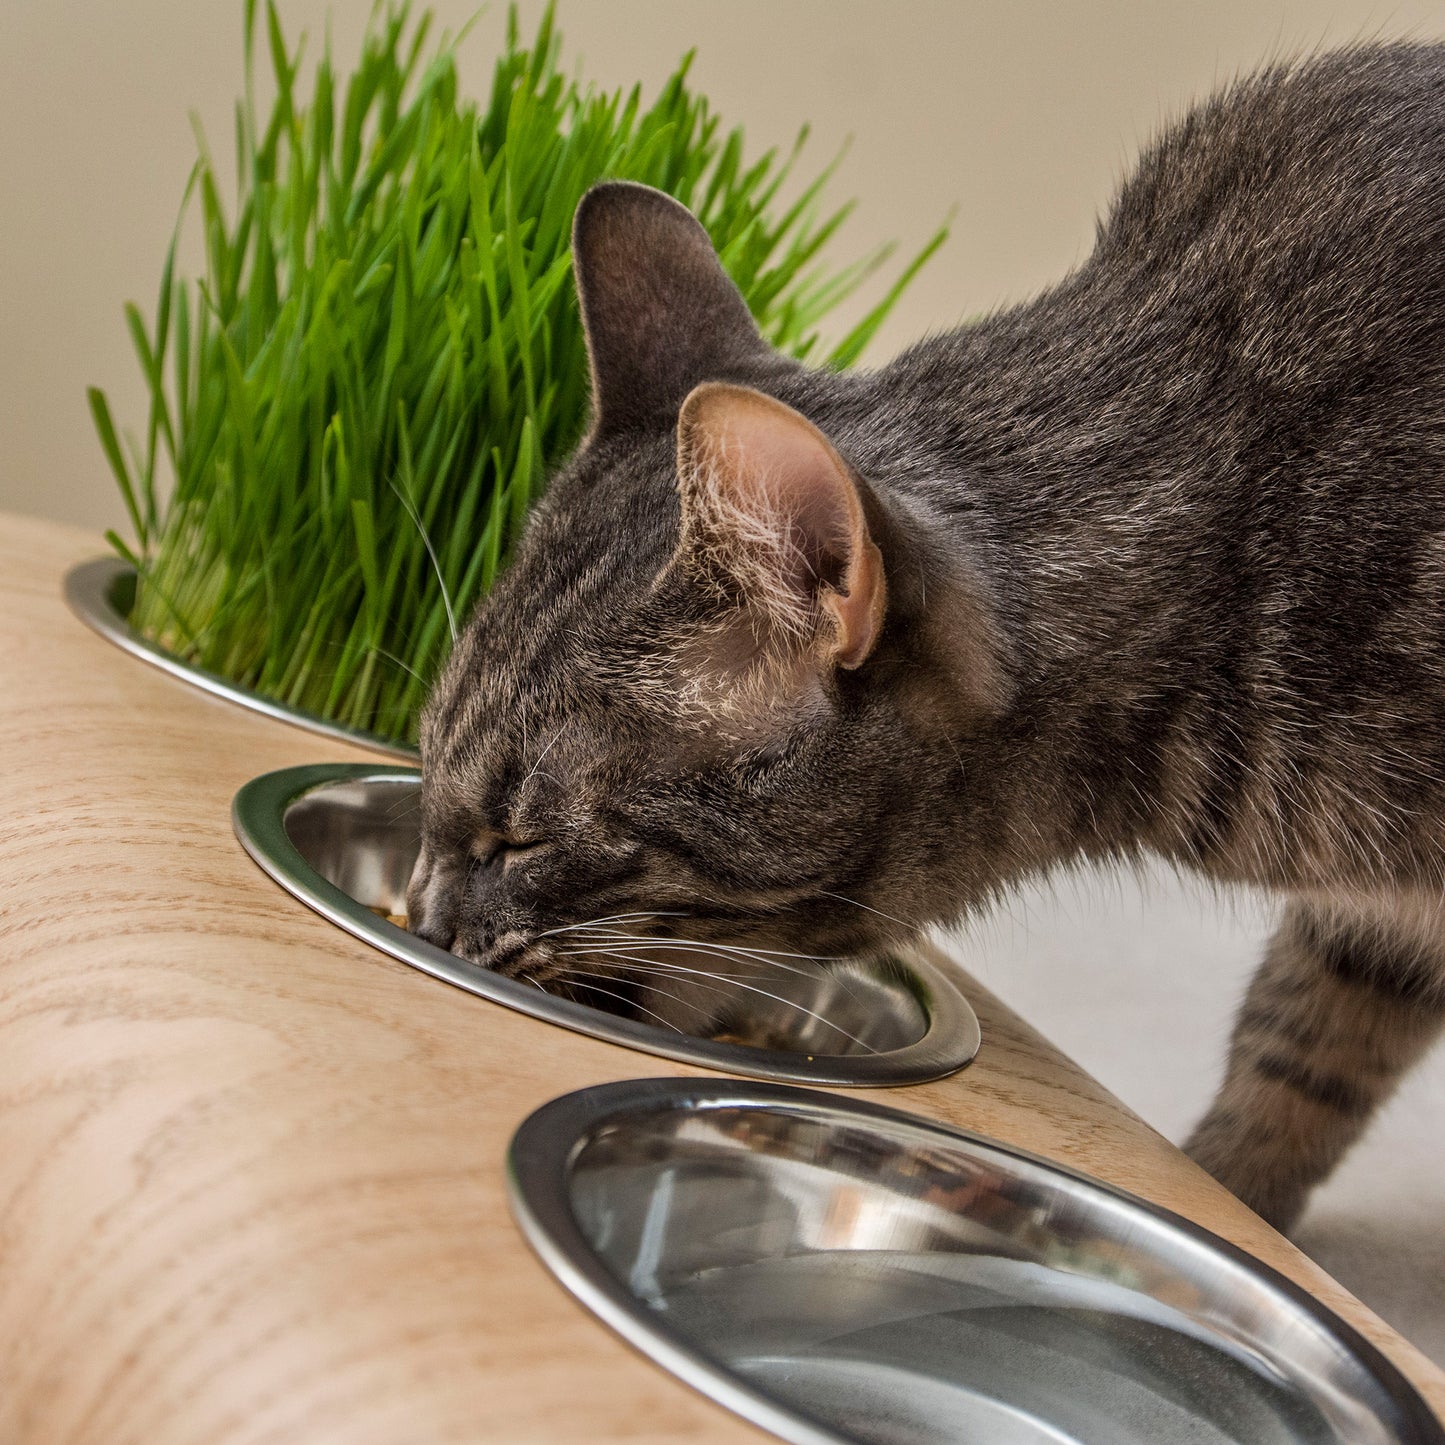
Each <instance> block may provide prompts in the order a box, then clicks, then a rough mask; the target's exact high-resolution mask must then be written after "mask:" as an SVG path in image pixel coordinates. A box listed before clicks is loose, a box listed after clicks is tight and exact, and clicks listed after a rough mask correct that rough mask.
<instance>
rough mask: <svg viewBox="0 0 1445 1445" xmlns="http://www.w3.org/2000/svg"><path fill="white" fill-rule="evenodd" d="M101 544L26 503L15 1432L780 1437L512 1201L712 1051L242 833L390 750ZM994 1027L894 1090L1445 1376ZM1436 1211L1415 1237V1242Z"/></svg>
mask: <svg viewBox="0 0 1445 1445" xmlns="http://www.w3.org/2000/svg"><path fill="white" fill-rule="evenodd" d="M100 550H101V548H100V546H99V544H98V543H97V541H96V540H95V539H94V538H92V537H90V536H87V535H85V534H82V533H78V532H74V531H70V530H66V529H63V528H60V527H57V526H54V525H51V524H47V523H41V522H36V521H30V520H24V519H19V518H8V519H4V520H3V522H0V619H3V620H0V728H3V737H4V740H5V742H4V769H3V774H0V789H3V807H0V820H3V821H0V868H3V873H0V877H3V881H4V904H3V907H0V931H3V935H4V940H5V942H4V947H3V949H0V1201H3V1203H0V1341H3V1344H0V1350H3V1359H4V1366H3V1370H0V1379H3V1385H0V1439H3V1440H4V1441H6V1442H9V1445H79V1442H86V1445H141V1442H145V1445H198V1442H206V1445H262V1442H272V1445H300V1442H321V1441H326V1442H338V1445H373V1442H374V1445H382V1442H385V1445H397V1442H411V1441H416V1442H427V1445H443V1442H453V1441H455V1442H462V1441H468V1442H470V1441H481V1440H487V1441H499V1442H501V1441H505V1442H509V1445H514V1442H528V1441H559V1442H560V1441H584V1440H585V1441H614V1440H615V1441H621V1440H626V1441H629V1442H631V1445H648V1442H657V1445H663V1442H669V1445H672V1442H680V1441H689V1442H694V1441H695V1442H703V1441H708V1442H711V1441H724V1440H727V1441H740V1440H762V1439H764V1438H767V1437H764V1436H763V1435H762V1434H761V1433H760V1432H759V1431H757V1430H755V1429H753V1428H752V1427H750V1426H748V1425H746V1424H744V1423H743V1422H742V1421H740V1420H738V1419H737V1418H736V1417H734V1416H732V1415H731V1414H729V1413H728V1412H726V1411H724V1410H722V1409H721V1408H719V1407H718V1406H716V1405H714V1404H712V1403H711V1402H709V1401H708V1400H705V1399H704V1398H702V1397H701V1396H699V1395H697V1394H695V1393H694V1392H693V1391H692V1390H690V1389H689V1388H688V1387H686V1386H684V1385H682V1384H680V1383H678V1382H677V1381H675V1380H674V1379H672V1378H671V1377H670V1376H668V1375H666V1374H665V1373H663V1372H662V1371H661V1370H660V1369H658V1368H657V1367H656V1366H654V1365H652V1364H651V1363H650V1362H648V1361H646V1360H644V1359H643V1358H642V1357H641V1356H639V1355H636V1354H634V1353H633V1352H632V1351H631V1350H630V1349H629V1348H628V1347H627V1346H626V1345H624V1344H622V1343H621V1342H620V1341H619V1340H617V1339H616V1338H615V1337H614V1336H613V1335H612V1334H610V1333H609V1332H608V1331H607V1329H605V1328H604V1327H603V1326H602V1325H601V1324H599V1323H598V1322H597V1321H596V1320H595V1319H593V1318H592V1317H591V1316H590V1315H589V1314H587V1313H586V1312H585V1311H584V1310H583V1309H582V1308H581V1307H580V1306H579V1305H577V1304H576V1303H575V1302H574V1301H573V1300H572V1299H571V1298H570V1297H569V1296H568V1295H566V1294H565V1293H564V1292H563V1290H562V1289H561V1287H560V1286H558V1285H557V1284H556V1283H555V1282H554V1281H553V1280H552V1278H551V1277H550V1276H549V1275H548V1274H547V1273H546V1271H545V1270H544V1269H543V1268H542V1267H541V1265H539V1264H538V1263H537V1262H536V1260H535V1259H534V1258H533V1256H532V1254H531V1252H530V1250H529V1249H528V1248H527V1246H526V1245H525V1244H524V1243H523V1241H522V1239H521V1237H520V1235H519V1234H518V1233H517V1231H516V1229H515V1227H514V1226H513V1224H512V1221H511V1217H510V1215H509V1213H508V1210H507V1204H506V1199H505V1191H504V1185H503V1177H502V1157H503V1151H504V1149H505V1147H506V1144H507V1141H508V1138H509V1137H510V1135H511V1133H512V1130H513V1129H514V1128H515V1126H516V1125H517V1123H518V1122H519V1121H520V1120H521V1119H522V1118H523V1116H524V1115H525V1114H526V1113H527V1112H529V1111H530V1110H531V1109H533V1108H535V1107H536V1106H537V1105H539V1104H541V1103H542V1102H543V1101H545V1100H547V1099H550V1098H553V1097H555V1096H556V1095H558V1094H560V1093H562V1092H564V1091H566V1090H570V1089H577V1088H581V1087H583V1086H585V1085H588V1084H595V1083H599V1082H602V1081H603V1080H608V1079H620V1078H628V1077H639V1076H646V1075H662V1074H670V1075H677V1074H689V1073H696V1072H697V1071H696V1070H692V1069H688V1068H687V1067H685V1066H683V1065H679V1064H672V1063H669V1062H667V1061H665V1060H661V1059H658V1058H654V1057H651V1056H649V1055H644V1054H639V1053H633V1052H630V1051H628V1050H625V1049H621V1048H617V1047H615V1046H613V1045H610V1044H605V1043H601V1042H598V1041H596V1040H593V1039H589V1038H584V1037H582V1036H581V1035H578V1034H573V1033H568V1032H564V1031H562V1030H560V1029H557V1028H555V1027H552V1026H550V1025H547V1024H544V1023H541V1022H539V1021H537V1020H534V1019H530V1018H526V1017H524V1016H522V1015H521V1014H516V1013H513V1012H511V1011H509V1010H507V1009H504V1008H500V1007H497V1006H494V1005H491V1004H487V1003H484V1002H482V1001H480V1000H478V999H475V998H472V997H470V996H468V995H466V994H464V993H461V992H459V991H458V990H455V989H452V988H449V987H447V986H445V985H443V984H440V983H436V982H433V981H432V980H430V979H428V978H425V977H424V976H423V975H421V974H419V973H417V972H415V971H413V970H411V969H409V968H406V967H404V966H403V965H401V964H399V963H395V962H393V961H392V960H391V959H389V958H386V957H384V956H383V955H381V954H380V953H377V952H375V951H373V950H372V949H369V948H367V947H366V946H365V945H363V944H361V943H358V942H357V941H355V940H354V939H352V938H350V937H348V936H347V935H345V934H343V933H341V932H340V931H339V930H338V929H336V928H334V927H332V926H331V925H329V924H327V923H326V922H324V921H323V920H322V919H320V918H318V917H316V916H315V915H313V914H312V913H310V912H308V911H307V910H306V909H305V908H303V907H302V906H301V905H300V904H299V903H296V902H295V901H293V900H292V899H291V898H289V897H287V896H286V895H285V894H284V893H283V892H282V891H281V890H280V889H279V888H277V887H276V885H275V884H273V883H272V882H271V881H270V880H269V879H267V878H266V877H265V876H264V875H263V874H262V873H261V872H260V870H259V869H258V868H256V867H255V865H254V864H252V863H251V861H250V860H249V859H248V858H247V857H246V856H245V855H244V854H243V853H242V851H241V849H240V847H239V845H238V844H237V843H236V841H235V839H234V838H233V836H232V833H231V824H230V817H229V808H230V802H231V797H232V795H233V794H234V793H235V791H236V789H237V788H238V787H239V786H240V785H241V784H242V783H243V782H245V781H246V780H247V779H248V778H250V777H253V776H254V775H255V774H257V773H260V772H263V771H265V770H267V769H270V768H277V767H282V766H285V765H287V764H292V763H301V762H316V761H328V760H337V759H344V758H356V759H364V757H365V755H364V754H363V753H361V752H359V751H357V750H354V749H348V748H346V747H344V746H343V745H341V744H338V743H332V742H330V741H328V740H326V739H324V738H318V737H315V736H312V735H309V734H307V733H305V732H302V731H299V730H297V729H295V728H291V727H288V726H286V725H284V724H280V723H275V722H271V721H268V720H266V719H263V718H261V717H258V716H255V715H253V714H250V713H247V712H245V711H243V710H242V709H240V708H237V707H235V706H234V705H232V704H229V703H225V702H222V701H219V700H215V699H212V698H209V697H207V696H205V695H203V694H202V693H200V692H198V691H196V690H194V689H191V688H188V687H186V686H184V685H183V684H181V683H178V682H175V681H173V680H171V679H169V678H167V677H165V676H163V675H161V674H160V673H158V672H156V671H155V670H154V669H152V668H149V667H147V666H145V665H143V664H142V663H139V662H137V661H135V660H133V659H132V658H129V657H126V656H124V655H123V654H122V653H121V652H119V651H118V650H117V649H115V648H113V647H111V646H110V645H108V644H107V643H105V642H103V641H102V640H100V639H99V638H97V637H95V636H93V635H92V634H91V633H90V632H88V631H87V630H86V629H85V628H84V627H83V626H82V625H81V624H80V623H78V622H77V621H75V620H74V619H73V618H72V617H71V616H70V615H69V614H68V612H67V611H66V610H65V608H64V605H63V604H62V602H61V599H60V585H61V576H62V574H63V572H64V570H65V569H66V568H67V567H68V566H69V565H70V564H71V563H73V562H76V561H79V560H81V559H83V558H85V557H88V556H93V555H95V554H96V553H97V552H98V551H100ZM966 991H967V992H968V994H969V996H970V997H971V999H972V1000H973V1003H974V1006H975V1008H976V1009H977V1010H978V1014H979V1017H980V1019H981V1021H982V1025H983V1036H984V1044H983V1049H982V1052H981V1053H980V1054H979V1057H978V1059H977V1061H976V1062H975V1063H974V1064H973V1065H972V1066H971V1067H970V1068H968V1069H967V1070H966V1071H964V1072H963V1073H961V1074H958V1075H956V1076H954V1077H953V1078H951V1079H947V1080H944V1081H943V1082H941V1083H936V1084H928V1085H922V1086H919V1087H915V1088H910V1089H893V1090H879V1091H874V1092H873V1093H872V1094H871V1095H870V1097H874V1098H878V1099H881V1100H882V1101H884V1102H886V1103H888V1104H891V1105H894V1106H896V1107H898V1108H902V1109H907V1110H911V1111H914V1112H917V1113H919V1114H924V1115H928V1116H931V1117H933V1118H936V1119H942V1120H946V1121H950V1122H952V1123H956V1124H961V1125H965V1126H967V1127H969V1128H973V1129H977V1130H980V1131H982V1132H983V1133H986V1134H990V1135H994V1136H996V1137H998V1138H1000V1139H1004V1140H1008V1141H1010V1142H1012V1143H1015V1144H1018V1145H1021V1146H1023V1147H1025V1148H1027V1149H1031V1150H1035V1151H1037V1152H1038V1153H1040V1154H1044V1155H1047V1156H1049V1157H1050V1158H1053V1159H1057V1160H1059V1161H1061V1162H1062V1163H1065V1164H1069V1165H1072V1166H1074V1167H1075V1168H1078V1169H1082V1170H1085V1171H1087V1172H1088V1173H1090V1174H1093V1175H1096V1176H1098V1177H1099V1178H1101V1179H1105V1180H1108V1181H1110V1182H1112V1183H1114V1184H1118V1185H1121V1186H1123V1187H1124V1188H1126V1189H1130V1190H1133V1191H1134V1192H1136V1193H1138V1194H1141V1195H1143V1196H1145V1197H1146V1198H1148V1199H1152V1200H1155V1201H1157V1202H1158V1203H1160V1204H1163V1205H1165V1206H1167V1207H1168V1208H1170V1209H1174V1210H1177V1211H1178V1212H1179V1213H1181V1214H1183V1215H1186V1216H1187V1217H1189V1218H1190V1219H1194V1220H1197V1221H1198V1222H1199V1223H1200V1224H1202V1225H1204V1226H1206V1227H1207V1228H1209V1229H1211V1230H1214V1231H1215V1232H1217V1233H1218V1234H1221V1235H1223V1236H1224V1237H1225V1238H1226V1239H1230V1240H1233V1241H1234V1242H1235V1243H1236V1244H1238V1245H1240V1246H1242V1247H1243V1248H1245V1249H1247V1250H1249V1251H1250V1252H1251V1253H1253V1254H1255V1255H1257V1256H1258V1257H1259V1258H1260V1259H1263V1260H1265V1261H1267V1262H1268V1263H1270V1264H1272V1265H1273V1266H1274V1267H1275V1268H1276V1269H1279V1270H1281V1271H1282V1272H1283V1273H1284V1274H1286V1275H1288V1276H1289V1277H1290V1278H1292V1279H1294V1280H1296V1281H1298V1282H1299V1283H1300V1284H1302V1285H1303V1286H1304V1287H1305V1288H1307V1289H1309V1290H1311V1291H1312V1292H1313V1293H1314V1294H1316V1295H1317V1296H1319V1297H1320V1298H1321V1299H1322V1300H1324V1301H1325V1302H1326V1303H1327V1304H1328V1305H1329V1306H1330V1307H1331V1308H1333V1309H1334V1310H1336V1311H1337V1312H1338V1313H1339V1314H1341V1315H1342V1316H1343V1317H1344V1318H1345V1319H1347V1320H1349V1321H1350V1322H1351V1323H1352V1324H1354V1325H1355V1326H1356V1327H1357V1328H1359V1329H1360V1330H1361V1331H1363V1332H1364V1333H1365V1334H1366V1335H1368V1336H1369V1337H1370V1338H1371V1339H1373V1340H1374V1341H1375V1342H1376V1343H1377V1344H1378V1345H1379V1346H1380V1347H1381V1349H1383V1350H1384V1351H1385V1353H1386V1354H1387V1355H1389V1356H1390V1357H1391V1358H1392V1359H1394V1360H1395V1361H1396V1362H1397V1363H1398V1364H1399V1366H1400V1367H1401V1369H1402V1370H1403V1371H1404V1372H1405V1374H1406V1375H1408V1376H1409V1377H1410V1378H1411V1379H1412V1380H1413V1381H1414V1382H1415V1383H1416V1384H1417V1385H1418V1387H1419V1388H1420V1389H1421V1391H1422V1392H1423V1393H1424V1394H1425V1396H1426V1398H1427V1399H1429V1400H1430V1401H1431V1403H1432V1405H1433V1406H1434V1408H1435V1409H1436V1410H1437V1412H1440V1411H1445V1374H1442V1372H1441V1371H1439V1370H1438V1369H1436V1368H1435V1367H1434V1366H1433V1365H1431V1364H1430V1363H1429V1362H1428V1361H1426V1360H1425V1359H1424V1358H1423V1357H1422V1356H1421V1355H1420V1354H1419V1353H1418V1352H1417V1351H1416V1350H1414V1349H1413V1348H1412V1347H1411V1346H1410V1345H1409V1344H1407V1343H1406V1342H1405V1341H1404V1340H1402V1339H1401V1338H1400V1337H1399V1336H1398V1335H1396V1334H1394V1332H1393V1331H1391V1330H1390V1329H1389V1328H1388V1327H1387V1326H1385V1325H1384V1324H1383V1323H1382V1322H1381V1321H1380V1320H1378V1319H1377V1318H1376V1317H1375V1316H1374V1315H1372V1314H1371V1313H1370V1312H1369V1311H1368V1310H1366V1309H1365V1308H1364V1307H1363V1306H1362V1305H1360V1304H1359V1303H1358V1302H1357V1301H1356V1300H1354V1299H1353V1298H1352V1297H1351V1296H1350V1295H1348V1294H1347V1293H1346V1292H1345V1291H1344V1290H1343V1289H1341V1288H1340V1286H1339V1285H1337V1284H1336V1283H1335V1282H1334V1281H1333V1280H1331V1279H1330V1278H1329V1277H1328V1276H1327V1275H1325V1274H1324V1273H1323V1272H1322V1271H1321V1270H1319V1269H1318V1268H1317V1267H1316V1266H1315V1265H1313V1264H1312V1263H1310V1261H1308V1260H1307V1259H1305V1258H1304V1257H1303V1256H1302V1255H1301V1254H1300V1253H1299V1252H1298V1251H1296V1250H1295V1249H1294V1248H1293V1247H1292V1246H1291V1245H1290V1244H1288V1243H1287V1242H1286V1241H1285V1240H1283V1239H1282V1238H1280V1237H1279V1236H1278V1235H1276V1234H1275V1233H1274V1232H1273V1231H1272V1230H1270V1229H1269V1228H1268V1227H1267V1226H1266V1225H1265V1224H1263V1223H1262V1222H1261V1221H1260V1220H1259V1219H1257V1218H1256V1217H1255V1216H1254V1215H1253V1214H1251V1213H1250V1212H1249V1211H1248V1210H1247V1209H1245V1208H1244V1207H1243V1206H1242V1205H1241V1204H1239V1203H1238V1202H1237V1201H1235V1200H1234V1199H1233V1198H1232V1197H1231V1196H1229V1195H1228V1194H1226V1193H1225V1192H1224V1190H1222V1189H1221V1188H1220V1187H1219V1186H1218V1185H1216V1184H1215V1183H1214V1182H1213V1181H1212V1180H1210V1179H1209V1178H1207V1177H1206V1176H1205V1175H1204V1174H1203V1173H1201V1172H1200V1171H1199V1170H1198V1169H1196V1168H1195V1167H1194V1165H1193V1164H1191V1163H1190V1162H1189V1161H1188V1160H1187V1159H1186V1158H1185V1157H1184V1156H1183V1155H1182V1154H1180V1153H1179V1151H1178V1150H1177V1149H1175V1148H1174V1147H1173V1146H1172V1145H1170V1144H1169V1143H1168V1142H1166V1141H1165V1140H1164V1139H1162V1138H1161V1137H1160V1136H1159V1135H1157V1134H1156V1133H1154V1132H1153V1130H1151V1129H1149V1128H1148V1127H1147V1126H1146V1125H1145V1124H1144V1123H1142V1122H1141V1121H1140V1120H1139V1119H1137V1118H1136V1117H1135V1116H1134V1115H1132V1114H1131V1113H1129V1111H1128V1110H1127V1109H1125V1108H1124V1107H1123V1106H1122V1105H1120V1104H1119V1102H1118V1101H1117V1100H1116V1099H1114V1098H1113V1097H1112V1096H1110V1095H1109V1094H1108V1093H1106V1092H1105V1090H1103V1089H1102V1088H1101V1087H1100V1086H1099V1085H1098V1084H1097V1083H1095V1082H1094V1081H1093V1080H1092V1079H1090V1078H1089V1077H1088V1076H1087V1075H1085V1074H1084V1073H1083V1072H1082V1071H1081V1070H1079V1069H1078V1068H1077V1067H1076V1066H1075V1065H1073V1064H1072V1063H1070V1061H1069V1060H1067V1059H1066V1058H1064V1057H1063V1056H1062V1055H1060V1054H1059V1053H1058V1051H1057V1050H1055V1049H1054V1048H1052V1047H1051V1046H1050V1045H1049V1044H1048V1043H1047V1042H1046V1041H1045V1040H1044V1039H1042V1038H1041V1037H1040V1036H1039V1035H1038V1034H1036V1033H1035V1032H1034V1031H1033V1030H1032V1029H1030V1028H1029V1027H1028V1026H1027V1025H1026V1024H1025V1023H1023V1022H1022V1021H1021V1020H1020V1019H1019V1018H1017V1017H1016V1016H1015V1015H1014V1014H1012V1013H1010V1012H1009V1010H1008V1009H1006V1008H1005V1007H1003V1006H1002V1005H1001V1004H1000V1003H999V1002H998V1001H997V1000H996V999H994V998H992V997H990V995H989V994H988V993H987V992H986V991H985V990H984V989H982V988H980V987H979V986H978V985H976V984H973V983H971V982H966ZM1402 1247H1403V1246H1402Z"/></svg>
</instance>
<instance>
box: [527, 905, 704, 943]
mask: <svg viewBox="0 0 1445 1445" xmlns="http://www.w3.org/2000/svg"><path fill="white" fill-rule="evenodd" d="M686 917H687V915H686V914H685V913H679V912H671V913H658V912H656V911H647V912H642V913H614V914H611V915H610V916H609V917H606V918H588V919H585V920H584V921H583V922H581V923H563V924H561V925H560V926H559V927H557V928H544V929H543V930H542V931H541V932H540V933H539V934H538V935H537V937H538V938H551V937H552V936H553V935H554V934H557V933H573V932H575V931H576V930H578V929H580V928H596V927H598V926H599V925H600V924H606V923H637V922H640V921H641V920H642V919H644V918H686Z"/></svg>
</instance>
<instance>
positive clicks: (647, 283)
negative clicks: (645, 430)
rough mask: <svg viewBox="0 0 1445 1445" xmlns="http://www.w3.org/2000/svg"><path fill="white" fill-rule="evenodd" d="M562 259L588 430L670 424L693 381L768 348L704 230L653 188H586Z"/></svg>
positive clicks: (615, 183)
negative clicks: (580, 341)
mask: <svg viewBox="0 0 1445 1445" xmlns="http://www.w3.org/2000/svg"><path fill="white" fill-rule="evenodd" d="M572 257H573V265H574V267H575V269H576V274H577V297H578V301H579V302H580V304H581V307H582V324H583V326H584V328H585V329H586V332H587V351H588V355H589V357H590V359H591V363H592V401H593V425H594V434H600V433H603V432H617V431H625V430H628V429H630V428H635V427H639V426H644V425H647V424H648V423H659V422H660V423H663V424H665V425H668V426H670V425H671V423H672V420H673V418H674V417H675V416H676V415H677V409H678V407H679V406H680V405H681V403H682V399H683V398H684V397H685V396H686V395H687V393H688V392H689V391H690V390H692V388H693V387H694V386H696V385H697V384H698V382H700V381H704V380H706V379H707V378H708V377H716V376H726V375H727V374H728V373H729V372H730V371H733V372H735V371H736V369H737V368H738V367H739V366H742V365H745V364H746V363H747V362H748V361H749V360H754V361H755V360H756V359H758V358H763V357H767V356H769V355H770V354H771V350H770V348H769V346H768V344H767V342H765V341H764V340H763V338H762V335H761V333H760V332H759V331H758V328H757V325H756V324H755V323H754V321H753V318H752V313H751V312H750V311H749V310H748V307H747V303H746V302H745V301H744V300H743V298H742V295H741V294H740V293H739V291H738V288H737V287H736V286H734V285H733V283H732V280H731V279H730V278H729V276H728V274H727V272H726V271H724V270H723V268H722V263H721V262H720V261H719V260H718V257H717V252H716V251H714V250H713V246H712V241H711V240H710V239H709V238H708V234H707V232H706V231H705V230H704V229H703V228H702V226H701V225H700V224H699V223H698V221H697V220H696V219H695V218H694V216H693V215H692V213H691V212H690V211H689V210H688V209H687V208H686V207H685V206H682V205H680V204H679V203H678V202H677V201H675V200H673V199H672V197H671V196H667V195H664V194H663V193H662V192H661V191H655V190H653V189H652V188H651V187H650V186H639V185H634V184H632V183H631V182H626V181H609V182H607V183H605V184H603V185H600V186H594V187H593V188H592V189H591V190H590V191H588V192H587V194H586V195H585V196H583V197H582V200H581V202H580V204H579V205H578V207H577V214H576V217H575V218H574V220H573V223H572Z"/></svg>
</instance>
